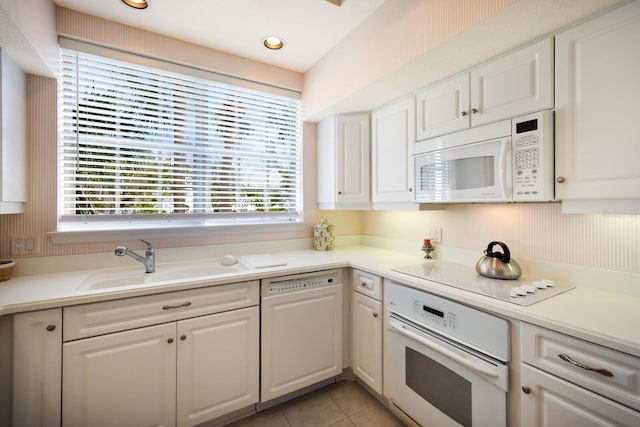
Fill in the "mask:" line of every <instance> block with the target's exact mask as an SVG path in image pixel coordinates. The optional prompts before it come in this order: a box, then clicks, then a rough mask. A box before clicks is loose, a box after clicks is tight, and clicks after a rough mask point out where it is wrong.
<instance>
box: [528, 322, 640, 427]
mask: <svg viewBox="0 0 640 427" xmlns="http://www.w3.org/2000/svg"><path fill="white" fill-rule="evenodd" d="M521 332H522V335H521V339H522V349H521V350H522V359H523V362H524V363H523V364H522V370H521V384H522V391H521V392H522V393H523V395H522V427H543V426H544V427H553V426H563V427H565V426H566V427H588V426H638V425H640V381H638V378H640V359H639V358H637V357H633V356H631V355H628V354H625V353H620V352H617V351H615V350H612V349H609V348H606V347H602V346H600V345H597V344H594V343H590V342H587V341H583V340H580V339H578V338H574V337H571V336H568V335H564V334H560V333H558V332H555V331H551V330H548V329H544V328H540V327H537V326H534V325H529V324H523V325H522V330H521Z"/></svg>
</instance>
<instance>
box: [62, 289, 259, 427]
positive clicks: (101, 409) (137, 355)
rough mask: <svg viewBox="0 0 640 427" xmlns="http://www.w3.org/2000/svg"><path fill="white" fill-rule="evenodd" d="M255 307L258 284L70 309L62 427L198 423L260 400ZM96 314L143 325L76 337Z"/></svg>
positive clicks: (90, 325)
mask: <svg viewBox="0 0 640 427" xmlns="http://www.w3.org/2000/svg"><path fill="white" fill-rule="evenodd" d="M248 304H251V306H249V307H246V305H248ZM258 304H259V290H258V282H257V281H255V282H246V283H238V284H233V285H223V286H214V287H210V288H202V289H197V290H188V291H180V292H173V293H169V294H160V295H152V296H144V297H137V298H130V299H125V300H118V301H106V302H101V303H95V304H87V305H84V306H76V307H69V308H65V321H66V319H74V320H73V321H72V320H70V321H69V323H70V325H69V330H70V331H73V333H75V334H77V336H76V338H74V337H73V334H71V333H70V335H69V338H68V339H69V340H68V341H67V342H65V343H64V344H63V349H62V353H63V362H62V367H63V375H62V378H63V379H62V425H63V427H84V426H92V427H100V426H105V427H112V426H118V427H126V426H131V427H134V426H178V427H184V426H194V425H198V424H201V423H204V422H207V421H210V420H213V419H215V418H218V417H220V416H222V415H225V414H228V413H231V412H233V411H236V410H239V409H242V408H246V407H248V406H250V405H252V404H254V403H256V402H258V399H259V342H260V336H259V323H260V308H259V306H258ZM153 307H156V308H157V315H155V316H154V315H152V314H151V312H152V311H153V310H152V308H153ZM203 307H209V309H211V310H215V311H219V312H216V313H212V314H207V315H200V316H197V317H192V316H193V314H194V313H197V312H199V311H200V310H202V309H203ZM117 312H119V313H120V314H121V316H120V318H118V316H116V313H117ZM141 313H142V314H141ZM181 316H184V317H186V318H183V319H180V317H181ZM97 317H98V318H99V317H104V318H105V319H107V318H108V319H109V321H108V322H106V323H104V322H103V323H102V326H103V327H105V328H106V329H110V328H108V325H107V323H112V324H117V325H122V324H123V322H124V323H127V322H134V323H135V324H136V326H137V327H135V328H133V329H127V330H121V331H119V332H114V331H111V332H109V333H104V334H101V335H98V336H92V337H87V338H77V337H78V336H82V335H83V334H85V333H86V331H90V330H97V329H96V328H98V326H99V325H98V323H99V322H97ZM169 319H170V320H175V321H167V320H169ZM176 319H180V320H176ZM158 320H161V321H162V320H164V323H160V324H155V325H153V324H152V325H150V326H143V325H141V323H145V322H146V323H147V324H149V323H153V322H158ZM71 323H76V324H71ZM66 335H67V334H66V333H65V336H66Z"/></svg>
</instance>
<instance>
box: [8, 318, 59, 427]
mask: <svg viewBox="0 0 640 427" xmlns="http://www.w3.org/2000/svg"><path fill="white" fill-rule="evenodd" d="M61 380H62V313H61V311H60V309H52V310H43V311H34V312H29V313H21V314H16V315H14V317H13V426H14V427H35V426H38V427H55V426H59V425H60V402H61V391H60V390H61Z"/></svg>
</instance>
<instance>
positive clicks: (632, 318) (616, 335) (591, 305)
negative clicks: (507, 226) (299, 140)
mask: <svg viewBox="0 0 640 427" xmlns="http://www.w3.org/2000/svg"><path fill="white" fill-rule="evenodd" d="M277 256H278V258H280V259H283V260H286V263H287V264H286V265H284V266H276V267H266V268H257V269H252V270H249V271H244V272H238V273H232V274H228V275H224V276H217V277H215V278H213V279H211V278H206V277H196V278H190V279H188V280H181V281H179V282H171V283H169V282H159V283H155V284H145V285H134V286H123V287H119V288H107V289H101V290H91V291H88V290H82V289H77V287H78V283H80V282H81V281H83V280H84V279H85V278H86V277H87V275H89V274H95V270H87V271H73V272H69V273H54V274H40V275H31V276H21V277H14V278H12V279H11V280H9V281H6V282H0V315H8V314H12V313H19V312H25V311H32V310H40V309H46V308H54V307H62V306H68V305H75V304H84V303H89V302H97V301H105V300H111V299H118V298H128V297H134V296H140V295H149V294H154V293H161V292H169V291H177V290H182V289H189V288H196V287H203V286H212V285H221V284H226V283H233V282H241V281H247V280H256V279H260V278H266V277H274V276H280V275H288V274H296V273H302V272H306V271H313V270H321V269H329V268H342V267H353V268H359V269H362V270H365V271H368V272H371V273H374V274H377V275H380V276H383V277H385V278H388V279H391V280H394V281H396V282H399V283H403V284H406V285H409V286H412V287H415V288H417V289H421V290H424V291H428V292H431V293H434V294H437V295H440V296H442V297H445V298H450V299H453V300H456V301H457V302H460V303H463V304H467V305H471V306H474V307H477V308H479V309H482V310H485V311H488V312H492V313H495V314H497V315H500V316H502V317H507V318H511V319H515V320H521V321H525V322H530V323H533V324H536V325H539V326H542V327H547V328H550V329H553V330H555V331H558V332H563V333H566V334H570V335H573V336H575V337H578V338H582V339H585V340H588V341H591V342H595V343H597V344H601V345H604V346H607V347H610V348H613V349H616V350H619V351H622V352H625V353H628V354H632V355H635V356H638V357H640V297H637V296H632V295H625V294H618V293H613V292H605V291H602V290H597V289H593V288H588V287H581V286H580V284H579V283H574V285H576V288H575V289H573V290H571V291H568V292H565V293H563V294H560V295H557V296H554V297H552V298H549V299H547V300H544V301H541V302H538V303H535V304H533V305H531V306H527V307H522V306H519V305H516V304H512V303H508V302H504V301H500V300H497V299H492V298H489V297H486V296H482V295H477V294H474V293H470V292H468V291H464V290H460V289H457V288H453V287H450V286H445V285H441V284H438V283H434V282H430V281H427V280H422V279H418V278H415V277H411V276H408V275H405V274H401V273H397V272H394V271H392V270H391V268H395V267H401V266H406V265H411V264H418V263H420V262H423V260H422V258H420V257H419V256H416V255H412V254H407V253H403V252H395V251H389V250H385V249H379V248H374V247H369V246H350V247H339V248H336V249H335V250H333V251H327V252H318V251H314V250H295V251H289V252H280V253H277ZM240 258H241V256H240ZM139 268H140V269H142V268H143V267H142V266H141V265H140V267H139ZM107 271H108V270H107Z"/></svg>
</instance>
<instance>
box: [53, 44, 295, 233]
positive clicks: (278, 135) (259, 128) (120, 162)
mask: <svg viewBox="0 0 640 427" xmlns="http://www.w3.org/2000/svg"><path fill="white" fill-rule="evenodd" d="M61 58H62V78H61V79H60V96H59V104H60V105H59V121H60V124H59V130H60V143H59V154H58V157H59V159H58V160H59V161H58V165H59V183H60V191H59V211H60V220H61V222H64V221H71V222H73V221H77V222H91V221H105V220H116V221H118V220H119V221H122V220H126V221H127V222H130V221H138V220H140V221H142V220H144V221H150V220H151V221H152V220H154V219H157V218H162V219H164V220H166V219H167V218H168V217H169V218H171V220H172V221H179V220H180V219H183V220H188V221H192V220H194V219H195V218H197V219H198V221H200V222H204V223H207V222H210V223H213V224H215V223H219V222H221V223H224V222H225V221H233V222H237V221H238V220H241V221H242V220H247V221H248V222H252V221H253V222H265V221H267V222H283V221H286V222H291V221H300V220H301V205H302V203H301V179H302V178H301V177H302V171H301V166H300V165H301V137H300V101H299V100H298V99H293V98H288V97H285V96H279V95H273V94H269V93H263V92H259V91H255V90H250V89H246V88H241V87H234V86H231V85H227V84H222V83H218V82H215V81H211V80H206V79H203V78H198V77H193V76H188V75H181V74H177V73H172V72H167V71H161V70H157V69H153V68H149V67H144V66H140V65H135V64H130V63H126V62H121V61H118V60H114V59H109V58H104V57H99V56H95V55H90V54H85V53H81V52H76V51H72V50H67V49H61Z"/></svg>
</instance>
